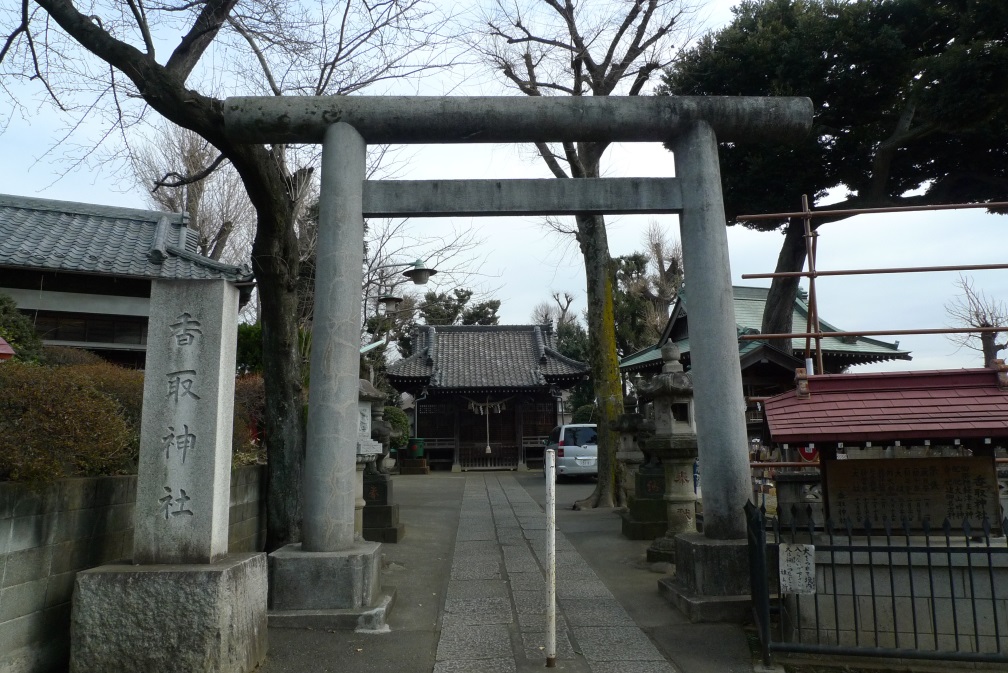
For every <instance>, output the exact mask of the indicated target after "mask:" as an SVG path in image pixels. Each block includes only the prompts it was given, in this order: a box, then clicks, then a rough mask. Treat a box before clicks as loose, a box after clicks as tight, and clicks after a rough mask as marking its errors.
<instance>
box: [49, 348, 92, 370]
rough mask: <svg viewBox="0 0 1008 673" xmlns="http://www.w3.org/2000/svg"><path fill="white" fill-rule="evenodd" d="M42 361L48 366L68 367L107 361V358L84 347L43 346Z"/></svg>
mask: <svg viewBox="0 0 1008 673" xmlns="http://www.w3.org/2000/svg"><path fill="white" fill-rule="evenodd" d="M41 362H42V364H44V365H45V366H47V367H67V366H70V365H96V364H99V363H102V362H105V360H102V359H101V358H100V357H99V356H97V355H95V354H94V353H92V352H91V351H86V350H84V349H83V348H70V347H69V346H43V347H42V358H41Z"/></svg>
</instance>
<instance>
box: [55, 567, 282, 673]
mask: <svg viewBox="0 0 1008 673" xmlns="http://www.w3.org/2000/svg"><path fill="white" fill-rule="evenodd" d="M266 580H267V572H266V555H265V554H231V555H228V556H226V557H224V558H223V559H221V560H220V561H218V562H216V563H205V564H171V565H142V566H140V565H126V564H123V565H106V566H100V567H98V568H92V569H90V570H85V571H82V572H79V573H77V580H76V586H75V589H74V597H73V617H72V619H71V623H70V670H71V671H73V672H74V673H92V672H94V673H119V672H123V673H125V672H127V671H129V672H134V671H135V672H137V673H148V672H149V671H169V670H171V671H174V670H178V671H215V672H221V673H225V672H226V673H232V672H233V673H246V672H248V671H253V670H255V669H256V668H257V667H258V666H259V665H260V664H262V663H263V662H264V661H265V659H266V619H267V617H266V594H267V586H266Z"/></svg>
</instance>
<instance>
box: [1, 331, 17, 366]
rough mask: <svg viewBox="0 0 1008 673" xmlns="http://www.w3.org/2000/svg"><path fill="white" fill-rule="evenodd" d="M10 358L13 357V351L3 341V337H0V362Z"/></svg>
mask: <svg viewBox="0 0 1008 673" xmlns="http://www.w3.org/2000/svg"><path fill="white" fill-rule="evenodd" d="M12 357H14V349H13V348H11V346H10V344H9V343H7V342H6V341H4V338H3V337H0V361H3V360H10V359H11V358H12Z"/></svg>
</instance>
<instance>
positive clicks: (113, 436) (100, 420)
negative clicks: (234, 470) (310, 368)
mask: <svg viewBox="0 0 1008 673" xmlns="http://www.w3.org/2000/svg"><path fill="white" fill-rule="evenodd" d="M61 350H63V351H70V350H73V349H61ZM57 356H58V357H55V358H53V360H52V361H58V362H85V363H87V364H70V365H65V366H55V367H52V366H41V365H36V364H31V363H22V362H17V361H11V362H6V363H3V364H2V365H0V481H18V482H25V483H28V484H30V485H32V486H35V487H37V486H41V485H43V484H46V483H49V482H52V481H55V480H56V479H62V478H65V477H84V476H88V477H90V476H104V475H116V474H134V473H136V467H137V458H138V456H139V453H140V424H141V420H142V415H143V380H144V379H143V376H144V375H143V372H142V371H139V370H135V369H126V368H124V367H119V366H117V365H114V364H111V363H109V362H105V361H104V360H101V359H100V358H99V359H97V361H95V360H92V359H91V358H88V357H86V356H84V357H81V356H79V354H74V353H57ZM264 410H265V393H264V390H263V382H262V377H261V376H258V375H253V376H243V377H240V378H239V379H237V380H236V381H235V408H234V431H233V436H232V446H231V450H232V465H233V466H234V467H239V466H242V465H251V464H256V463H262V462H265V458H266V456H265V448H264V447H263V445H262V443H261V442H260V441H259V437H260V435H261V432H262V426H263V418H264Z"/></svg>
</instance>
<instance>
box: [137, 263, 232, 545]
mask: <svg viewBox="0 0 1008 673" xmlns="http://www.w3.org/2000/svg"><path fill="white" fill-rule="evenodd" d="M150 306H151V314H150V322H149V327H148V336H147V344H148V345H147V365H146V372H145V376H144V405H143V420H142V422H141V430H140V463H139V467H138V476H137V499H136V514H135V521H134V529H133V530H134V533H133V562H134V563H137V564H152V563H211V562H214V561H216V560H218V559H219V558H221V557H222V556H224V555H225V554H227V541H228V505H229V504H230V487H231V419H232V416H233V411H234V379H235V371H234V362H235V347H236V346H235V344H236V342H237V336H236V332H237V325H238V289H237V288H235V287H234V286H233V285H231V284H230V283H228V282H227V281H224V280H219V281H160V280H156V281H154V283H153V285H152V287H151V299H150Z"/></svg>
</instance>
